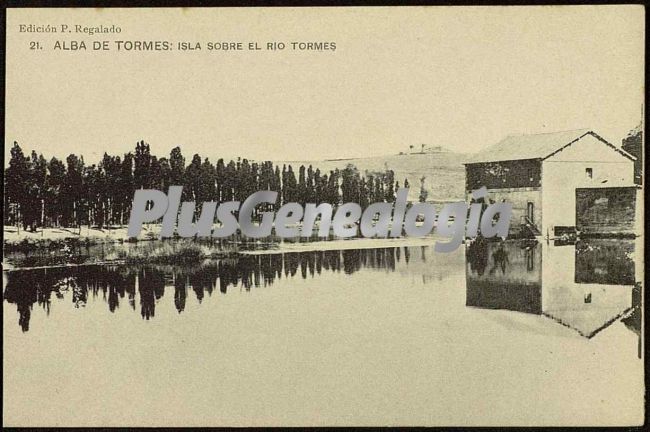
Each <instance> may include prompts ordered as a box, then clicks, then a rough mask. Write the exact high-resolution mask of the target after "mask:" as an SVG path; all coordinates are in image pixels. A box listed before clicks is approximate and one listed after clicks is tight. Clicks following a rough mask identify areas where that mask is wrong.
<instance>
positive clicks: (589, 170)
mask: <svg viewBox="0 0 650 432" xmlns="http://www.w3.org/2000/svg"><path fill="white" fill-rule="evenodd" d="M585 174H587V177H589V178H593V177H594V169H593V168H587V169H585Z"/></svg>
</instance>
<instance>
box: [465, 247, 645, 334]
mask: <svg viewBox="0 0 650 432" xmlns="http://www.w3.org/2000/svg"><path fill="white" fill-rule="evenodd" d="M634 247H635V243H634V240H623V239H615V240H591V241H579V242H577V243H576V244H575V245H561V246H556V245H552V244H543V243H537V242H532V243H531V242H517V241H508V242H498V243H497V242H487V241H485V240H477V241H475V242H473V243H472V244H470V245H468V246H467V247H466V285H467V287H466V288H467V297H466V304H467V306H473V307H480V308H486V309H507V310H511V311H517V312H524V313H530V314H536V315H544V316H547V317H549V318H552V319H554V320H555V321H557V322H558V323H560V324H563V325H565V326H567V327H570V328H571V329H573V330H575V331H577V332H578V333H579V334H580V335H582V336H584V337H587V338H591V337H593V336H594V335H596V334H597V333H598V332H600V331H601V330H603V329H604V328H606V327H607V326H609V325H610V324H612V323H613V322H614V321H615V320H617V319H618V318H621V317H623V318H624V320H625V321H624V322H625V323H626V325H627V326H628V327H629V328H631V329H632V330H633V331H635V332H637V334H639V335H640V321H641V320H640V312H641V310H640V297H641V296H640V289H641V286H640V283H638V284H635V281H636V280H640V279H638V278H637V276H638V275H636V274H635V270H637V271H638V270H639V269H635V262H634ZM637 315H638V316H637Z"/></svg>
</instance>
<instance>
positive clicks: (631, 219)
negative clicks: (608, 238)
mask: <svg viewBox="0 0 650 432" xmlns="http://www.w3.org/2000/svg"><path fill="white" fill-rule="evenodd" d="M636 200H637V187H635V186H631V187H613V188H578V189H576V227H577V228H578V230H579V231H581V232H583V233H586V234H634V233H635V231H636V225H635V218H636V206H637V202H636Z"/></svg>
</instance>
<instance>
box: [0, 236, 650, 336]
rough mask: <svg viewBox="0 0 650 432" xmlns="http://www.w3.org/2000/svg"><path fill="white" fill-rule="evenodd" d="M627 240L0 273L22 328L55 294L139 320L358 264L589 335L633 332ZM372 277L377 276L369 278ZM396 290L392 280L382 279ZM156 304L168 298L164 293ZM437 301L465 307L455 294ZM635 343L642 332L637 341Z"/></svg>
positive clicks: (478, 244) (636, 300)
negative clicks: (159, 310)
mask: <svg viewBox="0 0 650 432" xmlns="http://www.w3.org/2000/svg"><path fill="white" fill-rule="evenodd" d="M634 250H635V244H634V241H631V240H619V239H617V240H598V241H590V242H578V243H576V244H574V245H563V246H556V245H553V244H546V243H537V242H535V241H533V242H527V241H507V242H487V241H480V240H479V241H475V242H473V243H471V244H469V245H467V246H466V248H465V254H464V255H465V262H464V263H463V254H462V251H459V252H460V254H440V253H434V251H433V248H432V247H430V246H422V247H403V248H381V249H352V250H334V251H318V252H297V253H284V254H280V253H276V254H261V255H242V256H240V257H238V258H236V259H234V258H233V259H224V260H218V261H205V262H203V263H201V264H193V265H189V264H184V265H156V266H154V265H84V266H77V267H53V268H47V269H33V270H20V271H10V272H3V279H4V287H5V288H4V299H5V301H6V302H8V303H10V304H13V305H15V306H16V310H17V311H18V324H19V326H20V328H21V329H22V330H23V332H27V331H29V329H30V318H31V317H32V313H33V308H34V305H37V306H38V307H39V308H41V309H42V310H43V311H44V313H45V314H46V315H49V314H50V309H51V304H52V302H53V301H63V302H72V305H73V306H74V308H84V307H85V306H86V304H87V303H88V302H89V301H96V299H98V298H101V299H103V300H104V301H105V303H106V305H107V308H108V310H109V311H110V312H115V311H117V310H118V309H119V308H126V309H129V310H132V311H134V312H136V313H139V314H140V315H141V317H142V319H143V320H152V319H155V318H156V305H157V304H159V302H160V301H161V300H162V299H163V298H164V296H165V293H167V295H168V297H171V296H172V293H173V305H174V307H175V309H176V311H177V312H178V313H179V314H180V313H183V312H184V311H186V309H187V303H188V301H189V300H188V297H189V298H192V299H195V300H196V302H198V303H202V302H204V301H205V300H206V298H207V297H210V296H211V295H212V294H213V293H215V292H216V293H219V294H226V293H228V292H229V291H231V290H232V289H233V288H237V289H238V290H243V291H250V290H251V289H253V288H255V287H265V286H270V285H272V284H274V283H278V281H279V280H280V279H285V280H291V279H292V278H301V279H309V278H317V277H319V276H320V275H323V276H322V277H324V273H325V272H332V273H341V274H346V275H349V277H350V278H351V279H349V280H350V285H351V286H354V285H355V284H364V283H369V282H368V281H369V280H373V281H376V280H377V279H374V278H365V277H364V276H362V275H359V274H357V273H359V272H361V271H370V272H373V271H382V272H391V273H393V272H394V273H395V274H396V275H398V276H399V277H400V279H399V280H400V284H402V283H403V284H404V285H405V284H409V283H410V284H418V285H421V286H423V287H426V288H427V289H440V288H441V287H445V286H447V285H448V284H449V283H450V282H449V279H448V278H449V275H452V274H454V275H459V278H458V279H454V280H455V281H456V282H453V283H454V284H458V283H460V284H461V285H460V286H453V287H450V289H461V290H462V289H463V288H462V276H461V275H462V274H463V273H464V275H465V280H466V287H465V288H466V301H465V305H466V306H470V307H477V308H487V309H505V310H510V311H516V312H523V313H528V314H535V315H541V316H546V317H548V318H551V319H553V320H554V321H556V322H557V323H560V324H562V325H565V326H567V327H570V328H571V329H573V330H575V331H576V332H577V333H579V334H580V335H582V336H584V337H587V338H591V337H593V336H594V335H596V334H597V333H598V332H599V331H601V330H602V329H604V328H606V327H607V326H608V325H610V324H611V323H612V322H614V321H615V320H617V319H622V321H623V322H624V323H625V325H626V326H627V327H628V328H629V329H630V330H632V331H634V332H635V333H637V335H639V337H640V336H641V309H640V306H639V305H640V303H641V300H640V298H641V291H640V290H641V286H640V284H639V283H635V282H636V281H640V280H641V277H642V271H643V269H642V267H640V266H639V265H635V262H634V259H635V258H634ZM372 283H376V282H372ZM378 288H388V289H392V290H396V289H397V290H398V289H400V288H401V286H400V285H398V286H395V285H394V284H393V285H391V286H385V287H384V286H381V287H378ZM163 301H169V302H170V305H171V299H169V298H167V299H164V300H163ZM442 301H447V302H450V303H451V304H445V305H444V307H445V308H449V310H454V309H455V308H463V307H464V306H465V305H463V303H462V300H460V301H458V300H453V301H452V300H449V299H444V298H441V302H442ZM639 340H640V339H639Z"/></svg>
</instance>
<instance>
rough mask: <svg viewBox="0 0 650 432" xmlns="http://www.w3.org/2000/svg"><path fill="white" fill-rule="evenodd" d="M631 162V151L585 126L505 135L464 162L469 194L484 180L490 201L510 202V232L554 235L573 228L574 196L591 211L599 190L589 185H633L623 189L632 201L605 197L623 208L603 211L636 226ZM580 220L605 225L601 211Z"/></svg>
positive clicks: (627, 225)
mask: <svg viewBox="0 0 650 432" xmlns="http://www.w3.org/2000/svg"><path fill="white" fill-rule="evenodd" d="M634 162H635V157H634V156H632V155H630V154H629V153H628V152H626V151H625V150H623V149H621V148H619V147H617V146H615V145H613V144H611V143H609V142H607V141H606V140H605V139H603V138H602V137H600V136H599V135H598V134H596V133H595V132H593V131H591V130H589V129H581V130H572V131H564V132H554V133H544V134H536V135H516V136H509V137H507V138H505V139H504V140H502V141H501V142H499V143H497V144H495V145H493V146H491V147H488V148H487V149H485V150H483V151H481V152H479V153H477V154H475V155H474V157H473V158H472V159H471V160H470V161H468V162H467V163H465V190H466V194H467V196H468V197H469V194H470V193H471V191H473V190H476V189H479V188H481V187H483V186H485V187H487V189H488V199H489V200H491V201H492V202H499V201H506V202H509V203H512V206H513V212H512V219H511V225H510V227H511V231H510V232H511V235H514V236H544V237H547V238H553V237H558V236H560V235H562V234H563V233H565V232H567V231H568V232H571V231H575V229H576V227H577V225H578V223H577V217H576V214H577V212H578V206H577V204H578V202H579V203H580V205H581V207H580V210H581V211H582V212H583V213H584V212H588V213H589V211H590V210H589V209H588V208H586V207H585V205H586V204H585V203H589V202H595V201H596V200H597V199H598V198H595V199H593V200H592V199H591V197H593V196H596V195H598V194H597V193H593V194H592V193H590V192H589V191H588V189H590V188H598V189H602V188H605V187H606V188H609V189H610V190H618V191H624V190H627V189H633V190H634V193H631V194H628V193H625V192H623V195H624V196H628V195H629V196H634V197H635V200H634V201H632V202H626V200H625V199H621V200H608V204H610V205H612V206H622V209H618V208H608V210H607V211H609V212H611V213H616V214H617V215H619V216H622V217H626V218H632V221H629V220H624V221H617V227H619V228H624V229H631V230H632V232H634V231H633V230H634V228H633V227H634V218H635V212H634V211H632V212H630V211H629V207H630V205H631V206H632V207H633V208H634V207H638V206H636V203H637V202H638V201H639V200H638V199H637V198H636V195H637V194H638V193H639V192H638V191H637V187H636V186H635V184H634ZM612 188H616V189H612ZM621 188H623V189H621ZM577 197H578V199H577ZM602 202H603V201H602V200H601V202H600V204H602ZM619 210H620V211H619ZM591 213H593V211H592V212H591ZM599 214H601V215H602V212H599ZM580 220H581V221H589V220H597V221H598V223H599V224H601V226H600V229H601V231H604V232H607V231H608V229H607V228H606V227H603V226H602V224H603V222H604V221H605V222H606V220H605V218H603V217H592V218H590V217H582V218H581V219H580ZM630 227H631V228H630ZM609 231H612V230H609Z"/></svg>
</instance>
